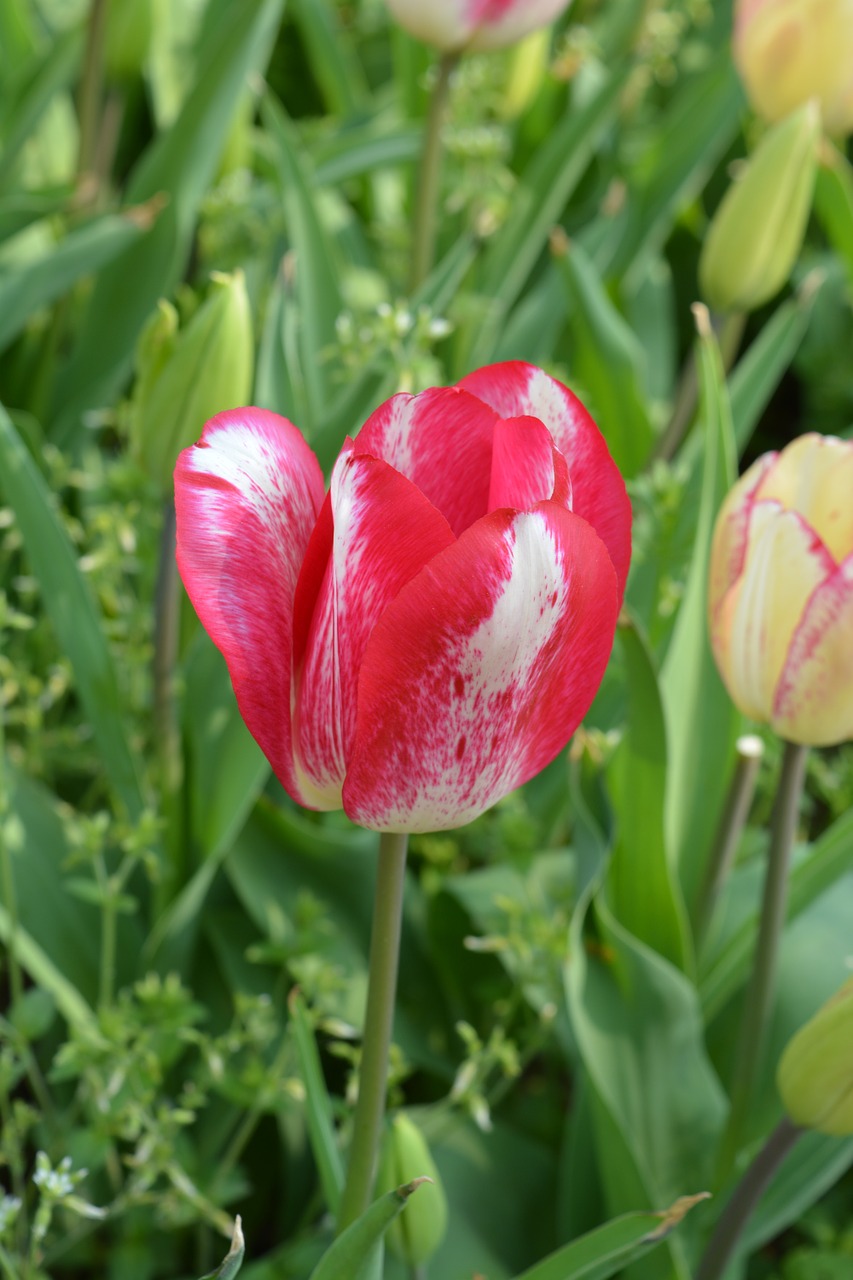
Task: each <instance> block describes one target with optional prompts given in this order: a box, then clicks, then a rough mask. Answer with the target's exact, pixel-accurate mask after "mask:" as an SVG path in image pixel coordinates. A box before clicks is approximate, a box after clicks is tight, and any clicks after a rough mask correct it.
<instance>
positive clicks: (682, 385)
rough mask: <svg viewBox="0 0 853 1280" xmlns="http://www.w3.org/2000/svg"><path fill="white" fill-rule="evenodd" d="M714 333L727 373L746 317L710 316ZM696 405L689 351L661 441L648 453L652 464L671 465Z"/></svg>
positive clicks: (696, 385) (693, 365) (738, 314)
mask: <svg viewBox="0 0 853 1280" xmlns="http://www.w3.org/2000/svg"><path fill="white" fill-rule="evenodd" d="M713 323H714V330H715V332H716V334H717V338H718V341H719V343H720V355H721V356H722V360H723V368H724V369H725V370H726V371H727V372H728V370H729V369H730V368H731V367H732V364H733V363H734V358H735V356H736V355H737V352H738V347H739V346H740V340H741V338H742V336H743V331H744V328H745V326H746V316H745V315H743V314H742V313H741V312H732V313H731V314H730V315H726V316H723V317H722V318H720V317H714V321H713ZM698 403H699V375H698V371H697V368H696V359H695V356H694V353H693V352H692V351H691V352H690V355H689V356H688V357H687V360H686V362H685V365H684V368H683V369H682V371H681V379H680V381H679V384H678V388H677V390H676V393H675V403H674V405H673V409H672V416H671V417H670V420H669V423H668V424H667V427H666V430H665V431H664V433H663V435H662V436H661V438H660V439H659V440H658V442H657V444H656V445H655V448H654V450H653V451H652V458H651V460H652V462H655V461H657V460H659V459H660V460H662V461H664V462H671V461H672V459H673V458H674V457H675V455H676V453H677V452H678V450H679V448H680V446H681V443H682V441H683V440H684V437H685V436H686V435H687V430H688V428H689V426H690V424H691V422H692V421H693V418H694V416H695V414H696V406H697V405H698Z"/></svg>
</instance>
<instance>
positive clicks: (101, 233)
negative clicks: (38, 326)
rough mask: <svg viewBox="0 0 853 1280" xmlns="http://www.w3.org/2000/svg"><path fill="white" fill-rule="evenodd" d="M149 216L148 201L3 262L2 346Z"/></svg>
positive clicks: (130, 238) (130, 239)
mask: <svg viewBox="0 0 853 1280" xmlns="http://www.w3.org/2000/svg"><path fill="white" fill-rule="evenodd" d="M151 220H152V219H151V214H150V212H149V211H148V210H146V209H145V208H144V207H143V208H141V209H128V210H126V211H125V212H124V213H120V214H106V215H105V216H104V217H102V218H96V219H95V220H94V221H92V222H90V223H88V224H87V225H86V226H83V227H79V228H77V229H76V230H74V231H70V232H69V233H68V235H66V236H65V237H64V238H63V239H62V240H60V241H59V242H58V243H57V244H53V245H51V246H50V248H49V249H48V250H47V251H46V252H44V253H42V254H40V255H39V257H37V258H33V259H31V260H29V261H27V262H22V263H21V264H20V265H19V266H18V265H11V266H10V265H8V264H7V265H5V266H3V267H0V351H2V350H4V348H6V347H7V346H8V345H9V343H10V342H11V341H12V340H13V338H15V337H17V335H18V334H19V333H20V331H21V330H22V329H23V327H24V325H25V324H26V322H27V320H28V319H29V318H30V316H31V315H32V314H33V312H34V311H36V310H37V309H38V308H39V307H44V306H47V305H48V304H49V303H51V302H55V301H56V299H57V298H59V297H61V296H62V294H64V293H66V292H67V291H68V289H70V288H71V286H72V285H73V284H75V283H76V282H77V281H78V280H79V279H80V278H81V277H82V276H87V275H91V274H92V273H93V272H95V271H98V270H100V269H101V268H102V267H104V266H106V264H107V263H109V262H111V261H112V260H113V259H114V258H115V257H117V256H118V255H119V254H120V253H122V252H123V251H124V250H125V249H127V247H128V246H129V245H131V244H133V243H134V241H136V240H138V239H139V237H140V236H141V235H142V234H143V232H144V231H145V230H147V228H148V227H149V226H150V224H151Z"/></svg>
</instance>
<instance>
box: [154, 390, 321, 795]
mask: <svg viewBox="0 0 853 1280" xmlns="http://www.w3.org/2000/svg"><path fill="white" fill-rule="evenodd" d="M322 502H323V473H322V471H321V470H320V464H319V463H318V462H317V459H316V458H315V457H314V454H313V453H312V452H311V450H310V449H309V448H308V445H307V444H306V443H305V441H304V440H303V438H302V436H301V435H300V434H299V432H298V431H297V429H296V427H294V426H293V424H292V423H290V422H288V421H287V419H286V418H281V417H279V416H278V414H275V413H269V412H267V411H266V410H264V409H235V410H232V411H230V412H228V413H220V414H219V415H218V416H217V417H215V418H213V419H211V421H210V422H208V423H207V425H206V426H205V428H204V432H203V434H202V437H201V440H200V441H199V443H198V444H196V445H193V446H192V447H191V448H189V449H184V451H183V452H182V453H181V455H180V457H179V458H178V464H177V466H176V468H175V508H176V512H177V559H178V567H179V569H180V573H181V577H182V578H183V581H184V585H185V587H186V589H187V593H188V594H189V597H190V599H191V600H192V602H193V605H194V607H195V610H196V613H197V614H198V616H199V618H200V619H201V622H202V625H203V626H204V628H205V630H206V631H207V632H208V634H209V635H210V637H211V639H212V640H213V642H214V644H215V645H216V646H217V648H219V649H220V650H221V651H222V653H223V655H224V657H225V661H226V663H227V664H228V671H229V673H230V676H231V682H232V684H233V685H234V692H235V694H236V696H237V703H238V705H239V707H240V713H241V715H242V716H243V719H244V720H245V721H246V724H247V725H248V728H249V731H250V733H251V734H252V736H253V737H254V738H255V740H256V741H257V742H258V744H259V745H260V747H261V749H262V750H263V752H264V755H265V756H266V757H267V759H268V760H269V761H270V763H271V765H272V767H273V769H274V770H275V772H276V774H277V775H278V777H279V778H280V779H281V781H282V783H283V785H284V786H285V787H286V788H287V789H288V791H290V793H291V794H292V795H293V796H294V797H295V798H296V799H301V798H302V793H301V791H300V788H299V783H298V779H297V777H296V773H295V770H294V761H293V749H292V737H291V717H290V692H291V658H292V647H293V600H294V593H295V591H296V582H297V577H298V574H299V569H300V566H301V564H302V559H303V556H304V554H305V549H306V547H307V545H308V540H309V537H310V535H311V530H312V528H313V526H314V521H315V519H316V516H317V512H318V510H319V509H320V505H321V504H322Z"/></svg>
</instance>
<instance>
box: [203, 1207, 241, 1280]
mask: <svg viewBox="0 0 853 1280" xmlns="http://www.w3.org/2000/svg"><path fill="white" fill-rule="evenodd" d="M245 1252H246V1242H245V1240H244V1239H243V1223H242V1221H241V1218H240V1215H239V1213H238V1214H237V1216H236V1218H235V1219H234V1234H233V1235H232V1237H231V1248H230V1249H229V1250H228V1252H227V1253H226V1255H225V1257H224V1258H223V1259H222V1262H221V1263H220V1265H219V1266H218V1267H217V1269H216V1270H215V1271H209V1272H208V1273H207V1275H205V1276H202V1278H201V1280H234V1277H235V1276H236V1274H237V1272H238V1271H239V1270H240V1267H241V1266H242V1265H243V1257H244V1255H245Z"/></svg>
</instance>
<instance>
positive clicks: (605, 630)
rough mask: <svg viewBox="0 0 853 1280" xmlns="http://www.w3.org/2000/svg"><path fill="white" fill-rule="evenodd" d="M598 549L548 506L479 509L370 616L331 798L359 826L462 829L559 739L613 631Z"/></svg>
mask: <svg viewBox="0 0 853 1280" xmlns="http://www.w3.org/2000/svg"><path fill="white" fill-rule="evenodd" d="M618 608H619V602H618V586H617V582H616V575H615V573H614V570H613V565H612V562H611V560H610V557H609V555H608V553H607V550H606V548H605V546H604V544H603V542H602V541H601V539H600V538H599V537H598V535H597V534H596V532H595V531H594V530H593V529H592V528H591V527H590V525H588V524H587V523H586V521H585V520H583V519H581V518H580V517H579V516H577V515H575V514H573V513H572V512H570V511H567V510H566V509H565V508H564V507H562V506H560V505H558V504H557V503H555V502H543V503H541V504H539V505H538V506H537V507H535V508H534V510H533V511H528V512H521V513H519V512H512V511H508V510H500V511H494V512H492V513H491V514H490V515H488V516H485V517H484V518H483V519H482V520H479V521H478V522H477V523H476V524H475V525H473V526H472V527H471V528H470V529H468V530H466V532H465V533H464V534H463V535H462V536H461V538H460V539H459V540H458V542H456V543H454V544H453V545H452V546H450V547H448V548H447V549H446V550H445V551H443V552H441V553H440V554H439V555H438V556H436V557H435V558H434V559H433V560H432V561H430V563H429V564H428V565H427V566H426V567H425V569H424V570H423V572H422V573H420V574H418V576H417V577H416V578H414V579H413V580H412V581H411V582H410V583H409V584H408V586H406V587H404V588H403V590H402V591H401V592H400V594H399V595H398V596H397V598H396V599H395V600H394V601H393V602H392V603H391V604H390V605H389V606H388V608H387V609H386V610H385V613H384V614H383V615H382V617H381V618H380V620H379V622H378V623H377V625H376V628H375V630H374V631H373V634H372V636H371V638H370V640H369V642H368V645H367V648H366V650H365V654H364V661H363V663H362V668H361V675H360V679H359V686H358V717H357V730H356V739H355V745H354V748H353V753H352V756H351V759H350V766H349V771H348V773H347V779H346V782H345V784H344V807H345V809H346V811H347V813H348V814H349V815H350V817H351V818H353V819H354V820H355V821H357V822H360V823H362V824H363V825H364V826H367V827H372V828H375V829H379V830H392V831H395V830H396V831H433V830H436V831H437V830H442V829H446V828H448V827H455V826H461V825H462V824H463V823H466V822H469V821H470V820H471V819H472V818H474V817H476V816H477V815H478V814H479V813H482V812H483V810H484V809H486V808H488V806H489V805H491V804H494V802H495V801H496V800H498V799H499V798H500V797H501V796H503V795H505V794H506V793H507V792H509V791H510V790H512V789H513V788H514V787H517V786H519V785H520V784H521V783H522V782H525V781H526V780H527V779H528V778H530V777H532V776H533V774H535V773H537V772H538V771H539V770H540V769H542V768H543V767H544V766H545V765H546V764H548V762H549V761H550V760H552V759H553V758H554V756H555V755H556V754H557V753H558V752H559V751H560V750H561V749H562V748H563V747H564V746H565V745H566V743H567V742H568V740H569V738H570V737H571V735H572V733H573V732H574V730H575V729H576V728H577V725H578V724H579V722H580V720H581V718H582V717H583V715H584V713H585V712H586V710H587V708H588V707H589V704H590V702H591V701H592V698H593V696H594V694H595V691H596V689H597V688H598V685H599V682H600V680H601V677H602V675H603V673H604V668H605V666H606V665H607V659H608V657H609V655H610V649H611V646H612V643H613V634H614V628H615V625H616V616H617V612H618Z"/></svg>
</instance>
